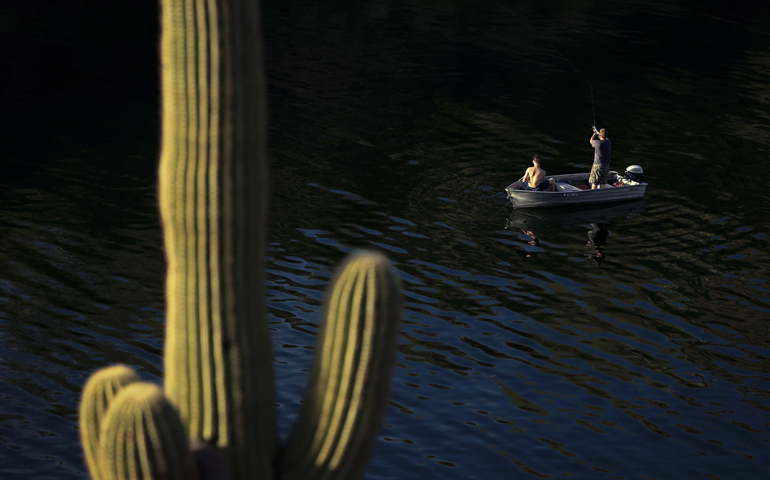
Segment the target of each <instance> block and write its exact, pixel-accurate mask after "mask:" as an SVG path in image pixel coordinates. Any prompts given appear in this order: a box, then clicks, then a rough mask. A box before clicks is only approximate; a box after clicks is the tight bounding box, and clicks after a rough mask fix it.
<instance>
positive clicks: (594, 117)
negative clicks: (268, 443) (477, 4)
mask: <svg viewBox="0 0 770 480" xmlns="http://www.w3.org/2000/svg"><path fill="white" fill-rule="evenodd" d="M492 1H493V2H495V3H496V4H497V5H498V6H499V7H500V8H502V9H503V10H505V11H506V12H508V14H509V15H511V16H512V17H513V18H515V19H516V20H518V21H519V22H521V23H522V24H523V25H524V26H525V27H527V28H528V29H530V30H531V31H532V33H534V34H535V35H537V36H538V37H540V38H541V39H542V40H543V43H545V44H546V45H548V46H549V47H550V48H551V50H553V51H554V52H556V55H558V56H559V57H560V58H561V59H562V60H564V61H565V62H566V63H567V64H568V65H569V66H570V67H572V69H573V70H575V72H576V73H577V74H578V75H580V76H581V77H583V80H585V81H586V83H588V86H589V87H591V114H592V115H593V120H594V123H593V125H592V127H594V128H595V127H596V108H595V107H594V86H593V84H592V83H591V81H590V80H588V78H587V77H586V76H585V75H583V73H582V72H581V71H580V70H578V69H577V68H576V67H575V65H573V64H572V62H570V61H569V60H567V59H566V58H565V57H564V55H562V54H561V52H559V51H558V50H556V47H554V46H553V45H551V43H550V42H549V41H548V40H546V39H545V38H543V37H542V36H541V35H539V34H538V33H537V31H535V29H534V28H532V27H531V26H529V24H528V23H527V22H525V21H524V20H522V19H521V18H519V17H518V16H517V15H516V14H514V13H513V12H512V11H510V10H508V9H507V8H506V7H505V5H503V4H502V3H500V2H498V1H497V0H492Z"/></svg>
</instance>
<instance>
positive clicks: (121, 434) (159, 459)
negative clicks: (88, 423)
mask: <svg viewBox="0 0 770 480" xmlns="http://www.w3.org/2000/svg"><path fill="white" fill-rule="evenodd" d="M100 436H101V438H102V441H101V442H100V444H99V452H98V455H99V465H100V467H101V470H100V471H101V476H102V478H103V479H104V480H189V479H190V478H191V475H193V469H192V467H193V459H192V454H191V453H190V450H189V448H188V440H187V432H186V431H185V428H184V425H183V424H182V420H181V419H180V417H179V414H178V413H177V411H176V409H174V407H173V406H172V405H171V404H170V403H169V401H168V400H167V399H166V397H165V396H163V389H161V388H160V387H159V386H157V385H155V384H152V383H146V382H135V383H133V384H131V385H129V386H128V387H126V388H124V389H122V390H121V391H120V393H119V394H118V396H117V397H116V398H115V401H114V403H113V404H112V405H111V406H110V409H109V410H108V412H107V416H106V417H105V421H104V423H103V425H102V428H101V433H100Z"/></svg>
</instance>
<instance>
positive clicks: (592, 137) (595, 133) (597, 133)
mask: <svg viewBox="0 0 770 480" xmlns="http://www.w3.org/2000/svg"><path fill="white" fill-rule="evenodd" d="M593 129H594V133H593V135H591V140H589V141H588V143H590V144H591V145H593V144H594V143H593V142H594V140H596V137H598V136H599V132H597V131H596V127H593Z"/></svg>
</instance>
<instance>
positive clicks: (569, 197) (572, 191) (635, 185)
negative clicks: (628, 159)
mask: <svg viewBox="0 0 770 480" xmlns="http://www.w3.org/2000/svg"><path fill="white" fill-rule="evenodd" d="M589 175H590V173H568V174H563V175H549V176H547V177H546V178H547V179H549V178H553V179H554V181H555V183H556V191H554V192H552V191H550V190H543V191H534V190H525V189H524V185H525V184H524V182H523V181H522V179H519V180H518V181H516V182H513V183H512V184H510V185H509V186H508V187H506V188H505V191H506V193H507V194H508V198H509V199H510V200H511V203H512V204H513V206H514V207H516V208H543V207H564V206H570V205H590V204H597V203H612V202H625V201H630V200H638V199H640V198H644V194H645V192H646V191H647V184H646V183H645V182H643V181H642V180H644V171H643V170H642V167H640V166H639V165H630V166H629V167H628V168H626V171H625V173H624V175H619V174H618V172H616V171H615V170H611V171H610V173H609V175H608V176H607V184H606V185H602V188H597V189H594V190H591V187H590V186H589V185H588V177H589ZM522 178H523V177H522Z"/></svg>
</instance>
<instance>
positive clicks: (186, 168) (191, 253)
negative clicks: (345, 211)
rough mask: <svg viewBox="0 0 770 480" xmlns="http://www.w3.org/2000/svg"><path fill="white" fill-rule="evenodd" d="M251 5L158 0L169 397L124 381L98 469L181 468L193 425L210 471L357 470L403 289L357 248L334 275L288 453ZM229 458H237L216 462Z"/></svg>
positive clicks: (373, 423) (102, 440)
mask: <svg viewBox="0 0 770 480" xmlns="http://www.w3.org/2000/svg"><path fill="white" fill-rule="evenodd" d="M257 6H258V2H256V1H254V0H161V7H162V16H161V22H162V29H163V34H162V37H161V63H162V89H163V106H162V110H163V139H162V146H161V158H160V169H159V199H160V210H161V218H162V220H163V233H164V244H165V249H166V257H167V261H168V274H167V280H166V302H167V305H166V345H165V352H164V367H165V379H164V393H165V398H166V399H168V403H166V401H165V400H164V397H163V396H162V395H161V394H160V391H159V390H158V387H154V389H152V388H150V387H148V386H147V385H146V384H139V385H137V387H136V388H131V390H129V389H128V388H126V389H125V390H126V392H125V396H124V394H123V393H121V394H120V395H119V397H118V399H117V400H115V402H114V403H113V404H112V405H111V406H110V407H109V411H108V414H107V415H108V419H106V423H105V424H104V426H103V428H102V429H101V430H100V433H99V435H98V437H99V438H98V444H99V452H101V453H100V455H99V456H98V458H99V459H101V460H97V463H99V466H100V471H101V472H109V474H110V475H111V476H110V477H101V480H113V478H127V479H128V478H131V479H138V478H158V477H157V475H165V476H166V477H168V478H172V479H173V478H177V477H178V476H179V475H183V474H184V472H185V470H184V467H183V465H185V464H186V465H189V462H188V463H185V462H183V461H182V459H183V458H187V457H189V453H187V450H186V448H188V447H185V449H183V448H182V447H181V443H185V445H186V444H187V443H186V442H187V441H188V440H189V441H191V442H192V443H194V444H196V445H197V446H196V447H195V448H196V454H195V457H196V459H197V460H198V466H197V467H196V469H197V471H198V473H199V474H202V475H204V477H203V479H202V480H204V479H205V478H218V479H219V478H227V479H230V478H231V479H232V480H246V479H252V478H255V477H259V478H265V479H271V478H280V477H285V478H287V479H290V480H293V479H295V478H303V477H308V478H311V479H313V478H319V479H320V478H328V479H340V480H348V479H354V478H358V477H360V476H361V474H362V473H363V471H364V468H365V466H366V461H367V457H368V455H369V452H370V450H371V447H372V445H373V443H374V441H375V439H376V434H377V430H378V427H379V423H380V421H381V419H382V415H383V413H384V410H385V408H386V403H385V402H386V400H387V391H388V383H389V382H388V380H389V375H390V372H391V370H392V365H393V353H394V350H395V344H396V338H397V335H398V326H399V320H400V313H401V312H400V309H401V292H400V286H399V282H398V277H397V275H396V274H395V270H394V269H393V267H392V266H390V264H389V263H388V261H387V259H386V258H385V257H384V256H382V255H379V254H373V253H361V254H358V255H355V256H353V258H352V259H351V260H350V261H348V263H347V264H346V265H345V267H344V268H343V269H342V270H341V272H340V273H339V274H338V275H337V277H336V279H335V280H334V281H333V282H332V285H331V288H330V290H329V297H328V305H327V307H326V310H325V321H324V326H323V329H322V332H321V333H320V336H319V348H318V349H317V357H318V358H317V359H316V363H315V366H314V369H313V373H312V374H311V380H310V385H309V388H308V394H307V395H308V398H307V399H306V402H305V406H304V408H303V413H302V414H301V416H300V420H299V422H298V424H297V426H296V427H295V429H294V430H293V433H292V434H291V439H290V441H289V443H288V445H287V447H286V449H285V454H284V455H283V457H282V458H280V459H279V449H278V442H277V438H278V435H277V432H276V427H275V420H274V414H273V388H274V387H273V374H272V356H271V352H270V336H269V329H268V324H267V313H266V309H265V304H264V297H265V283H266V277H265V257H266V253H267V248H266V233H267V232H266V231H267V206H268V187H269V181H268V159H267V153H266V115H265V102H266V95H265V80H264V78H263V73H262V52H261V34H260V21H259V20H260V19H259V12H258V8H257ZM97 375H98V373H97ZM121 399H124V400H123V401H121V402H120V403H118V400H121ZM85 401H86V400H85V399H84V402H85ZM159 412H160V413H159ZM171 412H174V415H177V412H178V415H179V418H181V421H180V422H179V423H175V422H176V421H175V420H173V418H177V417H175V416H173V415H171ZM172 417H173V418H172ZM139 419H141V420H139ZM177 420H179V419H177ZM108 424H109V425H108ZM182 424H183V425H184V426H185V427H186V432H187V433H186V435H187V437H186V438H187V439H186V440H185V441H184V442H181V441H180V439H179V438H180V437H179V435H180V432H183V431H184V430H185V429H180V428H179V426H180V425H182ZM148 425H155V426H154V427H150V426H148ZM91 430H93V429H91ZM132 435H134V436H135V437H132ZM126 438H129V439H130V438H136V440H137V443H140V444H143V446H142V449H137V450H131V449H132V448H133V447H132V446H131V445H130V443H131V442H126V441H125V439H126ZM96 443H97V438H96V435H95V434H92V433H90V434H89V436H88V442H87V441H86V439H85V437H84V445H85V446H86V457H88V456H89V453H88V449H89V446H88V445H91V446H93V445H96ZM220 454H223V455H220ZM222 457H223V458H224V462H220V461H219V459H220V458H222ZM163 458H165V459H166V461H165V463H164V462H163V460H162V459H163ZM89 461H90V460H89ZM222 463H224V464H226V465H227V468H226V469H227V471H217V470H218V469H220V468H221V467H220V466H219V465H220V464H222ZM89 468H90V463H89ZM276 468H278V469H280V471H276ZM212 471H216V472H217V473H216V474H212V473H211V472H212ZM92 475H93V478H94V479H97V478H99V477H97V472H96V471H95V470H93V469H92Z"/></svg>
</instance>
